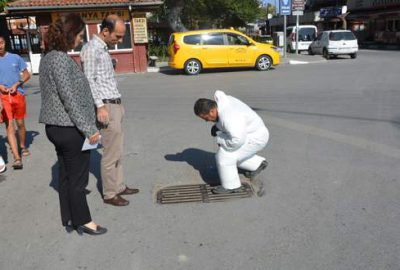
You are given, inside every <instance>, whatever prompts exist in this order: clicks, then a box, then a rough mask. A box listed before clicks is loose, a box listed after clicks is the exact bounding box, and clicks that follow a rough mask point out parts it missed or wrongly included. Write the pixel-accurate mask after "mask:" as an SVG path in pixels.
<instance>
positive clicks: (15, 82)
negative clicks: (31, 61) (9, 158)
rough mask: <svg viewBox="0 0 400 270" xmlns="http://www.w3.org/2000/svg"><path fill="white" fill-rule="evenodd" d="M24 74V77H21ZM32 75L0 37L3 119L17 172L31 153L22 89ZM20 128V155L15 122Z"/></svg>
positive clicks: (0, 84) (0, 82)
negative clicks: (26, 142) (28, 147)
mask: <svg viewBox="0 0 400 270" xmlns="http://www.w3.org/2000/svg"><path fill="white" fill-rule="evenodd" d="M21 73H22V76H21ZM30 77H31V75H30V74H29V72H28V69H27V66H26V63H25V61H24V59H22V58H21V57H20V56H19V55H17V54H13V53H9V52H7V51H6V39H5V38H4V37H3V36H0V93H1V99H2V101H3V111H2V117H3V121H4V123H5V124H6V129H7V140H8V144H9V145H10V148H11V152H12V154H13V156H14V163H13V165H12V167H13V168H14V169H15V170H20V169H22V168H23V165H22V159H21V155H22V156H29V155H30V152H29V150H28V149H27V148H26V146H25V140H26V127H25V121H24V118H25V117H26V99H25V93H24V90H23V89H22V86H23V85H24V83H26V82H27V81H28V80H29V78H30ZM14 119H15V122H16V124H17V127H18V137H19V147H20V148H21V154H20V153H19V149H18V144H17V138H16V136H15V127H14V121H13V120H14Z"/></svg>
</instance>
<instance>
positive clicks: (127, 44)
mask: <svg viewBox="0 0 400 270" xmlns="http://www.w3.org/2000/svg"><path fill="white" fill-rule="evenodd" d="M125 26H126V32H125V36H124V37H123V39H122V42H121V43H118V44H116V45H114V46H111V47H109V49H110V50H124V49H132V35H131V23H129V22H126V23H125ZM97 33H100V24H98V25H97Z"/></svg>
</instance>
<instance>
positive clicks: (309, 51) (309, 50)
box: [308, 47, 314, 55]
mask: <svg viewBox="0 0 400 270" xmlns="http://www.w3.org/2000/svg"><path fill="white" fill-rule="evenodd" d="M308 54H309V55H314V53H313V51H312V49H311V48H310V47H308Z"/></svg>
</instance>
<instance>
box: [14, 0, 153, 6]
mask: <svg viewBox="0 0 400 270" xmlns="http://www.w3.org/2000/svg"><path fill="white" fill-rule="evenodd" d="M158 2H160V1H157V0H16V1H11V2H9V3H8V5H7V6H9V7H48V6H59V7H66V6H77V5H82V6H85V5H95V4H100V5H101V4H103V5H104V4H106V5H111V4H125V3H126V4H129V3H131V4H136V3H149V4H151V3H158Z"/></svg>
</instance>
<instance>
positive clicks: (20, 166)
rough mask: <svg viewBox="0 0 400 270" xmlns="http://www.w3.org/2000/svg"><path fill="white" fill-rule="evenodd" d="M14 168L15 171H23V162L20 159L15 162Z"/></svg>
mask: <svg viewBox="0 0 400 270" xmlns="http://www.w3.org/2000/svg"><path fill="white" fill-rule="evenodd" d="M12 167H13V168H14V170H22V168H23V167H24V166H23V165H22V160H21V159H20V158H17V159H16V160H14V164H13V165H12Z"/></svg>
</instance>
